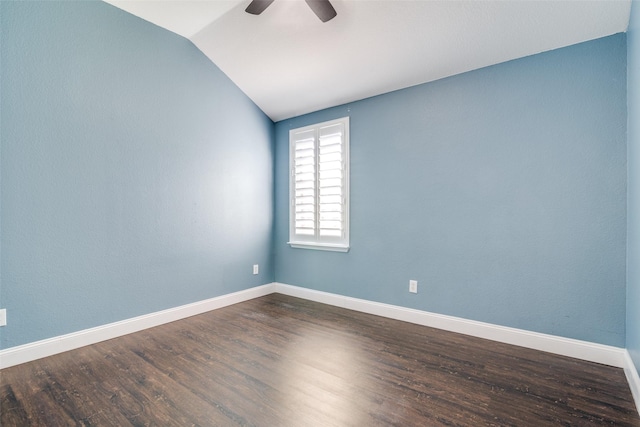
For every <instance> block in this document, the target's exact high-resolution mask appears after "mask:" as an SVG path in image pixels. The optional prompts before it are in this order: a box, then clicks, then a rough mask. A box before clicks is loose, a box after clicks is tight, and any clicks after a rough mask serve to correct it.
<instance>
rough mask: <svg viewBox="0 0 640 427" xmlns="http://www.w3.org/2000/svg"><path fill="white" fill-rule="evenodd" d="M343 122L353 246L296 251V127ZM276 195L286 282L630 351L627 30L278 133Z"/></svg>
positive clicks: (289, 124)
mask: <svg viewBox="0 0 640 427" xmlns="http://www.w3.org/2000/svg"><path fill="white" fill-rule="evenodd" d="M346 115H349V116H350V117H351V250H350V252H349V253H347V254H342V253H332V252H321V251H312V250H304V249H292V248H290V247H289V246H288V245H287V244H286V242H287V239H288V226H287V224H288V202H287V200H288V174H287V170H288V131H289V129H291V128H297V127H299V126H304V125H307V124H310V123H314V122H320V121H324V120H329V119H333V118H337V117H342V116H346ZM275 183H276V199H275V203H276V214H275V218H276V226H275V243H274V251H275V254H274V255H275V275H276V280H277V281H278V282H283V283H287V284H292V285H299V286H304V287H308V288H312V289H317V290H322V291H327V292H332V293H337V294H341V295H347V296H352V297H357V298H364V299H367V300H373V301H380V302H384V303H390V304H397V305H401V306H406V307H411V308H417V309H422V310H428V311H431V312H436V313H443V314H448V315H454V316H460V317H463V318H467V319H475V320H479V321H485V322H490V323H494V324H498V325H506V326H511V327H516V328H522V329H527V330H531V331H538V332H543V333H548V334H554V335H559V336H564V337H570V338H576V339H581V340H587V341H592V342H597V343H602V344H609V345H614V346H619V347H624V345H625V278H626V275H625V257H626V239H625V236H626V42H625V35H624V34H619V35H615V36H611V37H607V38H603V39H599V40H596V41H592V42H588V43H583V44H580V45H575V46H571V47H567V48H563V49H559V50H555V51H552V52H548V53H543V54H540V55H536V56H532V57H527V58H524V59H520V60H516V61H511V62H508V63H504V64H500V65H496V66H493V67H489V68H485V69H481V70H477V71H473V72H470V73H466V74H463V75H459V76H455V77H451V78H448V79H444V80H440V81H437V82H432V83H428V84H424V85H421V86H417V87H413V88H409V89H405V90H401V91H397V92H393V93H389V94H385V95H381V96H378V97H375V98H370V99H366V100H363V101H359V102H355V103H353V104H350V105H345V106H340V107H336V108H332V109H328V110H324V111H319V112H316V113H312V114H309V115H306V116H302V117H297V118H293V119H290V120H285V121H282V122H279V123H277V124H276V172H275ZM409 279H416V280H418V282H419V293H418V294H417V295H414V294H410V293H409V292H408V281H409Z"/></svg>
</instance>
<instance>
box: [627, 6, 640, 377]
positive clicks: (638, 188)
mask: <svg viewBox="0 0 640 427" xmlns="http://www.w3.org/2000/svg"><path fill="white" fill-rule="evenodd" d="M627 79H628V82H627V85H628V86H627V87H628V93H627V97H628V100H627V102H628V104H627V105H628V112H627V113H628V119H627V120H628V121H627V123H628V127H627V137H628V162H629V164H628V173H629V181H628V186H629V188H628V202H627V203H628V235H627V350H628V351H629V354H630V355H631V358H632V359H633V363H634V364H635V365H636V369H640V3H638V2H637V1H634V2H632V3H631V20H630V22H629V30H628V32H627Z"/></svg>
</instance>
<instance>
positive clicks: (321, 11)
mask: <svg viewBox="0 0 640 427" xmlns="http://www.w3.org/2000/svg"><path fill="white" fill-rule="evenodd" d="M273 1H274V0H253V1H252V2H251V3H250V4H249V6H247V8H246V9H245V12H247V13H250V14H252V15H260V14H261V13H262V12H264V10H265V9H266V8H267V7H269V5H270V4H271V3H273ZM305 1H306V2H307V4H308V5H309V7H310V8H311V10H313V13H315V14H316V16H318V18H320V20H321V21H322V22H327V21H329V20H331V19H333V18H335V16H336V15H337V13H336V10H335V9H334V8H333V6H332V5H331V3H330V2H329V0H305Z"/></svg>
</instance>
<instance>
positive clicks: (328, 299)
mask: <svg viewBox="0 0 640 427" xmlns="http://www.w3.org/2000/svg"><path fill="white" fill-rule="evenodd" d="M274 292H278V293H281V294H285V295H291V296H295V297H299V298H304V299H308V300H311V301H317V302H321V303H325V304H329V305H334V306H338V307H343V308H347V309H350V310H355V311H360V312H363V313H369V314H374V315H378V316H383V317H388V318H391V319H396V320H402V321H405V322H410V323H415V324H418V325H423V326H430V327H433V328H437V329H443V330H447V331H451V332H458V333H462V334H466V335H472V336H475V337H480V338H486V339H489V340H493V341H498V342H503V343H507V344H513V345H517V346H521V347H527V348H532V349H535V350H542V351H547V352H550V353H555V354H560V355H564V356H569V357H574V358H577V359H582V360H588V361H591V362H597V363H602V364H605V365H610V366H615V367H618V368H625V372H627V371H629V372H627V378H629V376H630V375H633V372H632V369H627V368H628V366H629V364H631V366H633V362H631V358H630V356H628V353H627V351H626V350H625V349H622V348H618V347H612V346H606V345H602V344H595V343H590V342H586V341H580V340H575V339H571V338H562V337H557V336H553V335H547V334H541V333H537V332H530V331H525V330H522V329H515V328H508V327H504V326H497V325H492V324H489V323H483V322H477V321H473V320H467V319H462V318H459V317H453V316H446V315H442V314H436V313H430V312H427V311H421V310H414V309H410V308H405V307H400V306H395V305H390V304H383V303H378V302H373V301H367V300H363V299H357V298H351V297H346V296H342V295H337V294H331V293H327V292H321V291H315V290H312V289H306V288H301V287H297V286H291V285H286V284H282V283H270V284H266V285H263V286H258V287H255V288H251V289H247V290H244V291H240V292H234V293H231V294H227V295H222V296H219V297H216V298H211V299H207V300H204V301H199V302H195V303H192V304H187V305H183V306H179V307H175V308H171V309H168V310H162V311H158V312H155V313H150V314H147V315H143V316H139V317H134V318H131V319H126V320H122V321H120V322H115V323H109V324H107V325H102V326H98V327H95V328H91V329H85V330H83V331H79V332H73V333H70V334H66V335H61V336H58V337H53V338H49V339H45V340H42V341H36V342H33V343H29V344H24V345H20V346H16V347H11V348H8V349H5V350H1V351H0V369H3V368H8V367H10V366H14V365H18V364H20V363H25V362H30V361H32V360H36V359H40V358H43V357H47V356H52V355H54V354H58V353H62V352H65V351H69V350H73V349H76V348H80V347H84V346H86V345H91V344H95V343H98V342H101V341H105V340H108V339H112V338H116V337H119V336H122V335H127V334H130V333H133V332H138V331H141V330H143V329H147V328H152V327H154V326H159V325H162V324H165V323H169V322H173V321H176V320H180V319H184V318H186V317H190V316H195V315H197V314H201V313H205V312H207V311H210V310H215V309H217V308H222V307H226V306H228V305H232V304H236V303H239V302H242V301H247V300H250V299H253V298H258V297H261V296H264V295H268V294H271V293H274ZM627 357H628V360H627ZM635 375H636V376H635V379H636V380H637V371H635ZM632 381H635V380H634V377H633V376H631V379H630V380H629V382H630V385H631V387H632V391H633V390H634V388H633V387H635V393H636V394H634V397H635V396H638V395H640V391H639V390H640V386H639V385H638V384H639V383H638V381H636V382H635V383H633V384H631V383H632ZM638 400H640V399H638V397H636V401H638Z"/></svg>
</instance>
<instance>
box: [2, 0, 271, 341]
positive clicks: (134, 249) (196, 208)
mask: <svg viewBox="0 0 640 427" xmlns="http://www.w3.org/2000/svg"><path fill="white" fill-rule="evenodd" d="M0 7H1V8H2V9H1V15H2V21H1V24H2V26H1V31H2V32H1V39H2V51H1V53H2V77H1V93H2V101H1V102H2V104H1V108H2V118H1V123H0V128H1V135H0V136H1V142H2V145H1V150H2V164H1V185H2V187H1V189H2V193H1V195H2V197H1V203H2V218H1V220H2V223H1V225H2V226H1V233H2V246H1V251H2V252H1V253H2V260H1V273H2V276H1V280H2V282H1V283H2V294H1V296H0V307H3V308H6V309H7V315H8V325H7V326H6V327H4V328H1V329H0V331H1V332H0V333H1V334H2V335H1V343H2V347H3V348H6V347H11V346H15V345H19V344H23V343H27V342H31V341H35V340H40V339H43V338H48V337H52V336H57V335H61V334H64V333H69V332H73V331H77V330H82V329H85V328H89V327H93V326H97V325H103V324H106V323H109V322H113V321H117V320H121V319H126V318H130V317H134V316H137V315H142V314H145V313H149V312H154V311H157V310H162V309H166V308H169V307H175V306H178V305H181V304H185V303H190V302H194V301H199V300H203V299H206V298H210V297H214V296H218V295H221V294H226V293H230V292H234V291H238V290H241V289H245V288H249V287H253V286H257V285H261V284H264V283H269V282H272V281H273V270H272V267H271V266H272V260H271V258H272V257H271V241H272V235H271V234H272V223H273V123H272V122H271V121H270V120H269V119H268V118H267V117H266V116H265V115H264V114H263V113H262V112H261V111H260V110H259V109H258V108H257V107H256V106H255V105H254V104H253V103H252V102H251V101H250V100H249V99H248V98H247V97H246V96H245V95H244V94H243V93H242V92H241V91H240V90H239V89H238V88H237V87H236V86H235V85H234V84H233V83H232V82H231V81H230V80H229V79H228V78H227V77H226V76H225V75H224V74H223V73H222V72H221V71H220V70H219V69H218V68H217V67H215V66H214V65H213V64H211V62H210V61H209V60H208V59H207V58H206V57H205V56H204V55H203V54H202V53H201V52H200V51H199V50H198V49H196V48H195V47H194V46H193V45H192V44H191V43H190V42H189V41H187V40H186V39H184V38H182V37H179V36H176V35H174V34H172V33H170V32H168V31H166V30H163V29H161V28H159V27H156V26H154V25H152V24H149V23H147V22H145V21H142V20H140V19H138V18H136V17H134V16H132V15H129V14H127V13H125V12H123V11H121V10H119V9H117V8H115V7H112V6H110V5H108V4H105V3H102V2H0ZM255 263H259V264H260V266H261V270H260V271H261V274H260V275H258V276H254V275H252V264H255Z"/></svg>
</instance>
